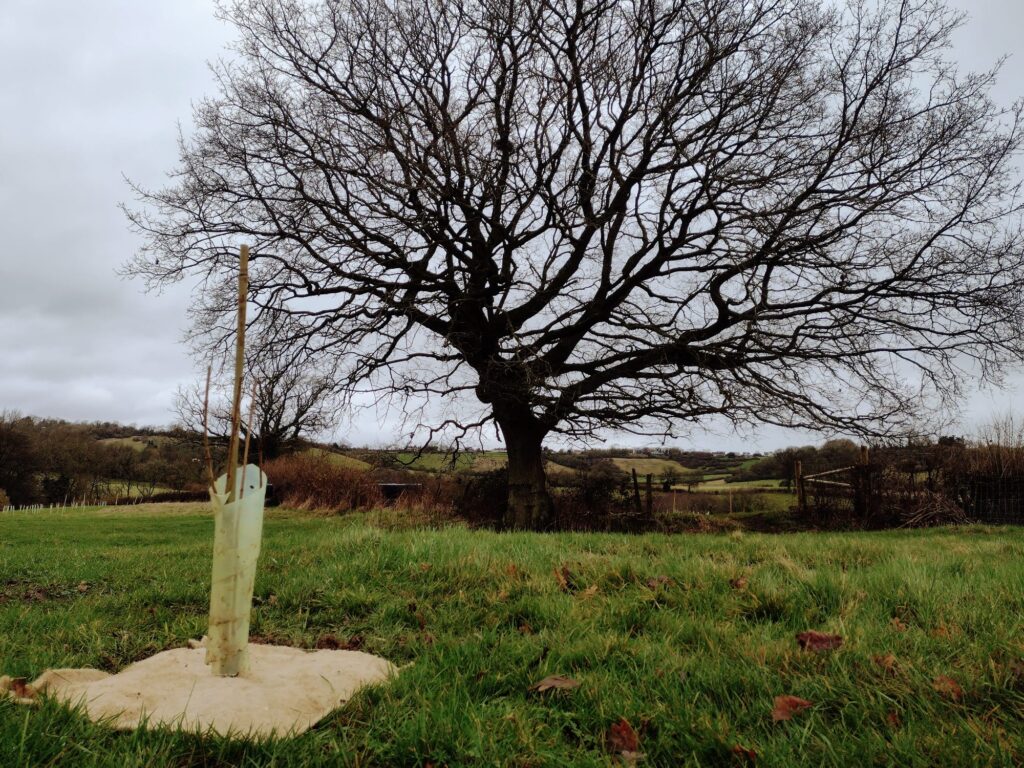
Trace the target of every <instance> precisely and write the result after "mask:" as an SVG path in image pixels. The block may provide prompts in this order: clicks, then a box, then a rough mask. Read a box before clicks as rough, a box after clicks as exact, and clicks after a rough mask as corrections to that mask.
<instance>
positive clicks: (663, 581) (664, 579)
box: [647, 576, 672, 589]
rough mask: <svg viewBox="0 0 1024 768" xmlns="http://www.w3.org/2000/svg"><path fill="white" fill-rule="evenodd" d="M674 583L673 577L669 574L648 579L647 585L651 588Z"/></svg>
mask: <svg viewBox="0 0 1024 768" xmlns="http://www.w3.org/2000/svg"><path fill="white" fill-rule="evenodd" d="M671 583H672V579H670V578H669V577H668V576H655V577H654V578H653V579H648V580H647V586H648V587H650V588H651V589H657V588H658V587H667V586H668V585H669V584H671Z"/></svg>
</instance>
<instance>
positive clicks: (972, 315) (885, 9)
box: [130, 0, 1024, 527]
mask: <svg viewBox="0 0 1024 768" xmlns="http://www.w3.org/2000/svg"><path fill="white" fill-rule="evenodd" d="M227 15H228V17H229V18H230V20H231V21H232V22H233V23H234V24H235V26H236V27H237V30H238V34H239V39H238V44H237V50H236V53H237V55H236V56H234V57H233V58H231V59H229V60H227V61H225V62H222V63H221V64H219V65H218V66H217V73H218V76H219V86H220V92H219V94H218V95H217V96H216V97H214V98H212V99H209V100H206V101H204V102H201V103H200V104H199V105H198V107H197V109H196V115H195V117H196V128H195V131H194V133H193V134H192V135H191V136H189V137H187V138H184V139H183V140H182V144H181V162H180V165H179V166H178V168H177V169H176V171H175V173H174V175H173V178H172V182H171V183H170V185H169V186H167V187H166V188H165V189H161V190H139V193H140V196H141V198H142V201H143V205H142V207H141V208H140V209H139V210H137V211H135V212H132V213H131V214H130V215H131V217H132V220H133V222H134V223H135V224H136V225H137V227H138V228H139V229H140V230H142V231H143V232H145V233H146V235H147V236H148V241H147V245H146V247H145V249H144V250H143V251H142V253H141V254H140V255H139V257H138V258H137V259H136V260H135V261H134V262H133V264H132V266H131V267H130V271H131V272H133V273H135V274H138V275H142V276H144V277H145V278H146V279H148V280H149V281H150V282H151V284H154V285H160V284H164V283H167V282H169V281H174V280H178V279H181V278H182V277H184V276H186V275H188V276H196V275H199V276H202V277H203V278H205V280H204V283H203V285H204V289H203V292H202V293H200V294H199V295H198V296H197V307H196V308H197V312H196V318H197V321H198V322H199V325H200V327H204V326H212V325H215V324H216V323H217V322H218V318H220V317H223V314H224V313H225V312H229V311H230V309H231V302H230V291H229V290H221V289H219V288H217V286H218V285H224V286H229V285H230V279H229V278H228V277H227V276H228V275H230V274H231V273H232V270H233V269H234V266H235V261H234V258H235V257H234V254H235V252H236V247H237V244H238V243H239V242H242V241H245V242H248V243H250V244H251V245H252V249H253V257H252V267H251V274H250V280H251V294H250V298H251V300H252V302H253V303H254V305H255V306H256V307H257V308H258V309H259V310H260V311H261V312H264V313H271V314H287V315H289V316H291V318H293V319H294V320H295V321H296V322H299V323H301V324H302V326H303V328H304V340H305V341H304V343H306V344H307V345H308V347H309V348H311V349H315V350H317V353H318V354H324V355H333V356H337V357H338V358H339V359H340V360H342V362H343V365H344V367H345V370H346V375H347V380H348V381H349V383H350V384H351V385H352V386H363V387H367V388H370V389H374V390H376V391H381V392H385V393H393V394H398V395H400V396H404V397H407V398H412V399H415V398H417V397H419V398H430V397H433V396H435V395H445V396H453V395H455V396H457V395H460V394H463V395H470V396H475V398H476V399H477V400H478V401H479V403H480V404H482V405H481V407H477V408H471V407H467V403H468V399H467V398H462V399H461V400H460V401H459V402H460V403H461V404H462V405H460V408H459V409H455V410H452V411H450V412H449V413H448V414H446V418H444V420H443V421H442V422H441V423H432V424H430V425H428V426H430V427H431V428H434V429H437V428H454V429H456V430H466V429H471V428H474V427H480V426H482V425H484V424H486V423H487V422H490V421H494V422H496V424H497V425H498V427H499V428H500V431H501V434H502V436H503V438H504V440H505V442H506V445H507V448H508V452H509V480H510V517H509V522H510V524H513V525H517V526H530V527H544V526H546V525H547V524H549V522H550V520H551V502H550V499H549V497H548V495H547V493H546V491H545V488H544V476H543V463H542V461H541V459H540V445H541V442H542V441H543V440H544V438H545V437H546V436H547V435H549V434H551V433H562V434H566V435H574V436H587V435H591V434H593V433H594V431H595V430H598V429H605V428H619V429H632V430H639V431H643V432H645V433H648V434H651V433H671V432H673V431H675V430H679V429H683V428H685V425H686V424H688V423H695V422H699V421H701V420H702V419H705V418H707V417H709V416H711V415H721V416H724V417H726V418H729V419H732V420H734V421H737V422H742V421H751V422H769V423H774V424H781V425H786V426H802V427H811V428H822V427H824V428H831V429H837V430H844V431H847V432H850V433H858V432H859V433H867V434H872V433H878V432H885V431H892V430H895V429H899V428H900V427H902V426H905V425H907V424H908V423H909V422H910V420H911V419H912V418H913V417H914V415H915V414H916V413H918V412H919V411H920V410H921V408H922V407H924V406H927V405H936V404H942V403H948V402H949V401H950V399H951V398H955V397H956V395H957V394H959V392H960V389H961V378H962V374H963V371H964V370H965V368H966V369H969V370H979V371H981V372H982V373H983V374H986V375H987V374H993V373H996V372H998V370H999V369H1000V367H1001V366H1003V365H1004V364H1005V363H1006V362H1008V361H1010V360H1018V359H1020V358H1021V354H1022V349H1024V347H1022V342H1021V336H1020V334H1019V328H1020V324H1021V320H1022V317H1021V284H1022V283H1021V277H1022V266H1021V263H1022V259H1021V255H1022V248H1021V244H1022V241H1021V230H1020V221H1019V213H1020V203H1019V201H1018V199H1017V197H1016V194H1017V191H1018V189H1017V184H1018V182H1017V177H1016V176H1015V175H1014V172H1013V168H1012V160H1013V158H1014V156H1015V154H1016V153H1017V151H1018V150H1019V149H1020V143H1021V130H1020V116H1021V107H1020V105H1019V104H1018V105H1015V106H1012V107H1002V106H999V105H997V104H995V103H994V102H993V101H992V100H991V99H990V97H989V95H988V91H989V89H990V87H991V85H992V83H993V80H994V77H995V71H992V72H985V73H980V74H961V73H959V72H958V71H957V69H956V67H955V66H953V65H952V64H951V63H950V62H949V61H948V48H949V45H950V36H951V34H952V32H953V31H954V30H955V28H956V27H957V25H958V24H959V23H960V21H961V19H960V17H959V16H958V15H956V14H955V13H953V12H951V11H949V10H948V9H946V8H945V7H944V6H943V4H942V3H941V2H937V1H932V0H915V1H913V2H899V1H897V0H878V2H862V1H859V0H851V2H848V3H847V4H846V5H845V6H844V7H841V8H836V7H834V6H832V5H831V4H826V3H823V2H819V0H742V1H741V2H737V1H736V0H629V1H627V0H577V1H576V2H573V3H567V4H566V3H550V2H546V1H545V0H515V1H513V0H480V1H476V0H454V1H453V0H336V1H326V0H323V1H319V2H313V1H310V2H304V1H302V0H240V1H239V2H235V3H232V4H231V5H230V6H229V7H228V8H227Z"/></svg>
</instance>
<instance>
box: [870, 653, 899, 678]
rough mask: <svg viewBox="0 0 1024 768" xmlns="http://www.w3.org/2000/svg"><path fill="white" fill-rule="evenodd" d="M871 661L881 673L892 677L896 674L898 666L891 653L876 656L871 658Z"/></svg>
mask: <svg viewBox="0 0 1024 768" xmlns="http://www.w3.org/2000/svg"><path fill="white" fill-rule="evenodd" d="M871 661H873V662H874V663H875V666H876V667H878V668H880V669H881V670H882V671H883V672H887V673H888V674H890V675H892V674H895V673H896V668H897V666H898V664H897V661H896V657H895V656H893V655H892V654H891V653H886V654H878V655H875V656H872V657H871Z"/></svg>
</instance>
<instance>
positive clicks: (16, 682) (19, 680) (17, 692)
mask: <svg viewBox="0 0 1024 768" xmlns="http://www.w3.org/2000/svg"><path fill="white" fill-rule="evenodd" d="M11 693H13V694H14V697H15V698H16V699H34V698H35V697H36V692H35V689H33V688H32V686H30V685H29V684H28V682H27V681H26V680H25V678H24V677H12V678H11Z"/></svg>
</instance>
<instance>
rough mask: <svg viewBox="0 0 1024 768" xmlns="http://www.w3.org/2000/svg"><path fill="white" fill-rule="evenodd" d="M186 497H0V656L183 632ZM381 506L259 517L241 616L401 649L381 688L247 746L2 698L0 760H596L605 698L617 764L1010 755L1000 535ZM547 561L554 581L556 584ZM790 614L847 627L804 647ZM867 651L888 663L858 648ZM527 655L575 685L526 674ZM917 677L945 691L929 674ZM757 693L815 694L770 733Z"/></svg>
mask: <svg viewBox="0 0 1024 768" xmlns="http://www.w3.org/2000/svg"><path fill="white" fill-rule="evenodd" d="M200 509H201V507H200V506H199V505H196V506H192V507H189V506H187V505H180V506H173V505H159V506H158V505H153V506H150V507H145V506H140V507H136V508H132V509H129V510H112V509H108V510H102V511H98V512H91V513H78V514H75V513H72V514H67V515H51V514H49V513H42V514H33V515H27V514H14V515H11V514H7V515H0V670H2V671H3V672H5V673H7V674H13V675H22V676H26V677H30V678H31V677H33V676H35V675H36V674H38V673H39V672H41V671H42V670H43V669H45V668H47V667H66V666H71V667H74V666H91V667H99V668H102V669H107V670H118V669H121V668H123V667H124V666H125V665H127V664H129V663H131V662H133V661H135V660H138V659H141V658H144V657H146V656H148V655H150V654H152V653H154V652H156V651H159V650H162V649H166V648H173V647H179V646H182V645H184V644H185V642H186V641H187V640H188V639H189V638H191V637H198V636H199V635H201V634H202V633H203V631H204V628H205V623H206V618H205V615H206V610H207V591H208V588H209V567H210V563H209V558H210V550H211V542H212V532H213V525H212V521H211V519H210V518H209V516H208V515H205V514H199V513H198V510H200ZM398 522H399V521H394V520H392V519H391V518H390V517H389V516H388V515H387V514H386V513H379V514H374V515H368V516H367V515H353V516H348V517H343V518H310V517H302V516H299V515H297V514H291V513H288V512H279V511H272V512H271V513H270V514H269V517H268V520H267V524H266V528H265V536H264V544H263V554H262V556H261V561H260V569H259V573H258V577H257V584H256V599H255V601H254V602H255V608H254V612H253V627H252V632H253V634H254V635H256V636H258V637H260V638H261V639H263V640H265V641H273V642H277V643H289V644H294V645H298V646H303V647H311V646H313V645H315V643H316V642H317V639H318V638H320V637H321V636H323V635H328V634H331V635H335V636H336V637H338V638H340V639H343V640H344V639H347V638H350V637H352V636H355V635H358V636H360V637H361V638H362V639H363V643H364V649H365V650H368V651H370V652H373V653H377V654H380V655H382V656H385V657H387V658H389V659H391V660H392V661H394V662H396V663H398V664H400V665H406V664H410V663H411V666H408V667H405V668H404V669H403V671H402V673H401V675H400V676H399V677H398V678H397V679H396V680H395V681H394V682H392V683H391V684H389V685H386V686H382V687H376V688H372V689H368V690H366V691H364V692H363V693H361V694H360V695H358V696H357V697H356V698H355V699H353V700H352V701H351V702H349V704H348V705H347V706H346V707H345V708H343V709H342V710H340V711H338V712H337V713H335V714H334V715H332V716H330V717H328V718H327V719H326V720H325V721H324V722H322V723H321V724H320V725H319V726H318V727H317V728H316V729H314V730H313V731H312V732H310V733H307V734H306V735H304V736H302V737H299V738H297V739H294V740H290V741H264V742H260V743H255V744H247V743H239V742H228V741H225V740H221V739H212V740H205V741H203V740H200V739H198V738H194V737H191V736H187V735H183V734H180V733H174V732H138V733H130V734H116V733H112V732H108V731H106V730H104V729H102V728H100V727H98V726H94V725H91V724H89V723H88V722H87V721H86V720H84V719H83V718H82V717H80V716H79V715H78V714H75V713H71V712H67V711H65V710H64V709H62V708H60V707H58V706H56V705H54V704H52V703H47V704H45V705H44V706H42V707H40V708H35V709H29V708H22V707H19V706H17V705H14V704H12V703H8V702H0V765H2V766H5V768H6V767H7V766H28V765H31V766H36V765H52V764H60V765H86V766H101V765H102V766H127V765H132V766H135V765H146V766H214V765H246V766H257V765H275V766H316V765H325V766H326V765H331V766H333V765H352V766H356V765H360V766H371V765H376V766H405V765H420V766H423V765H427V764H428V763H430V764H433V765H435V766H441V765H452V766H455V765H474V766H491V765H515V766H561V765H576V766H609V765H613V764H615V760H616V759H617V758H615V757H614V756H613V755H611V754H610V753H609V752H608V750H607V748H606V746H605V734H606V733H607V731H608V728H609V727H610V726H611V725H612V724H613V723H615V722H616V721H617V720H618V719H619V718H621V717H625V718H627V719H628V721H629V722H630V723H631V724H632V725H633V727H634V728H635V729H637V731H638V732H639V734H640V750H641V751H642V752H643V753H644V755H645V757H644V758H643V760H642V761H641V763H640V765H652V766H675V765H704V766H707V765H711V766H716V765H722V766H727V765H735V764H740V763H739V762H738V758H737V757H736V755H734V754H733V752H732V750H733V748H734V747H736V746H742V747H745V748H749V749H753V750H755V751H756V752H757V754H758V759H757V765H759V766H794V765H810V766H819V765H827V766H861V765H872V764H874V765H917V766H932V765H949V766H954V765H1005V766H1011V765H1019V764H1021V762H1022V761H1024V671H1022V667H1021V663H1022V661H1021V660H1022V657H1024V647H1022V639H1021V638H1022V634H1021V629H1022V627H1021V624H1022V616H1024V531H1022V530H1021V529H994V528H979V527H972V528H967V529H963V530H946V529H940V530H932V531H925V532H912V531H898V532H888V533H856V534H795V535H785V536H769V535H755V534H735V535H729V536H726V535H685V536H675V537H667V536H662V535H643V536H629V535H607V534H559V535H539V534H497V533H491V532H473V531H469V530H466V529H463V528H457V527H456V528H448V529H442V530H423V529H408V528H404V527H402V526H401V525H399V524H398ZM563 565H564V566H565V567H566V568H567V569H568V570H569V571H570V572H571V575H572V581H573V586H574V591H573V592H565V591H562V590H561V589H560V588H559V585H558V583H557V581H556V579H555V577H554V575H553V570H554V569H555V568H556V567H558V568H560V567H561V566H563ZM741 576H742V577H745V578H746V579H747V584H746V586H745V587H744V588H733V587H731V586H730V583H729V582H730V579H734V578H737V577H741ZM659 577H666V579H667V580H659ZM652 579H653V580H654V581H653V582H652V585H653V586H652V585H649V584H648V582H649V581H651V580H652ZM82 581H85V582H86V583H87V585H88V590H87V591H86V592H84V593H83V592H79V591H78V589H77V588H76V587H77V585H78V584H79V583H80V582H82ZM591 592H593V594H591ZM272 595H273V596H275V597H276V599H275V600H270V597H271V596H272ZM894 618H896V619H898V620H899V625H898V626H896V625H894V623H893V619H894ZM421 622H422V625H421ZM806 629H816V630H821V631H826V632H835V633H838V634H841V635H842V636H843V637H844V638H845V644H844V645H843V647H842V648H841V649H839V650H838V651H833V652H828V653H824V654H812V653H809V652H804V651H800V650H799V649H798V648H797V646H796V643H795V641H794V635H795V633H797V632H800V631H802V630H806ZM887 653H891V654H893V655H894V656H895V658H896V660H897V663H896V666H895V668H894V669H893V670H891V671H887V670H885V669H884V668H882V667H881V666H879V665H878V664H877V663H875V662H873V660H872V659H873V657H875V656H877V655H883V654H887ZM549 674H565V675H570V676H572V677H574V678H576V679H577V680H579V682H580V687H579V688H578V689H577V690H575V691H571V692H553V693H548V694H536V693H531V692H529V691H528V687H529V686H530V685H531V684H532V683H534V682H536V681H538V680H540V679H541V678H543V677H545V676H546V675H549ZM940 674H944V675H948V676H950V677H952V678H954V679H955V680H956V681H957V682H958V683H959V684H960V685H961V686H962V688H963V692H964V693H963V697H962V699H961V700H960V701H952V700H950V699H949V698H946V697H944V696H943V695H942V694H940V693H938V692H936V691H935V690H933V686H932V681H933V680H934V678H935V677H936V676H937V675H940ZM781 694H793V695H796V696H800V697H803V698H805V699H809V700H810V701H812V702H814V706H813V707H812V708H811V709H810V710H808V711H806V712H804V713H802V714H801V715H798V716H797V717H796V718H795V719H794V720H792V721H790V722H783V723H774V724H773V722H772V720H771V716H770V712H771V709H772V700H773V697H775V696H778V695H781ZM891 717H895V718H896V719H897V720H898V722H895V723H894V722H890V718H891Z"/></svg>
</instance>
